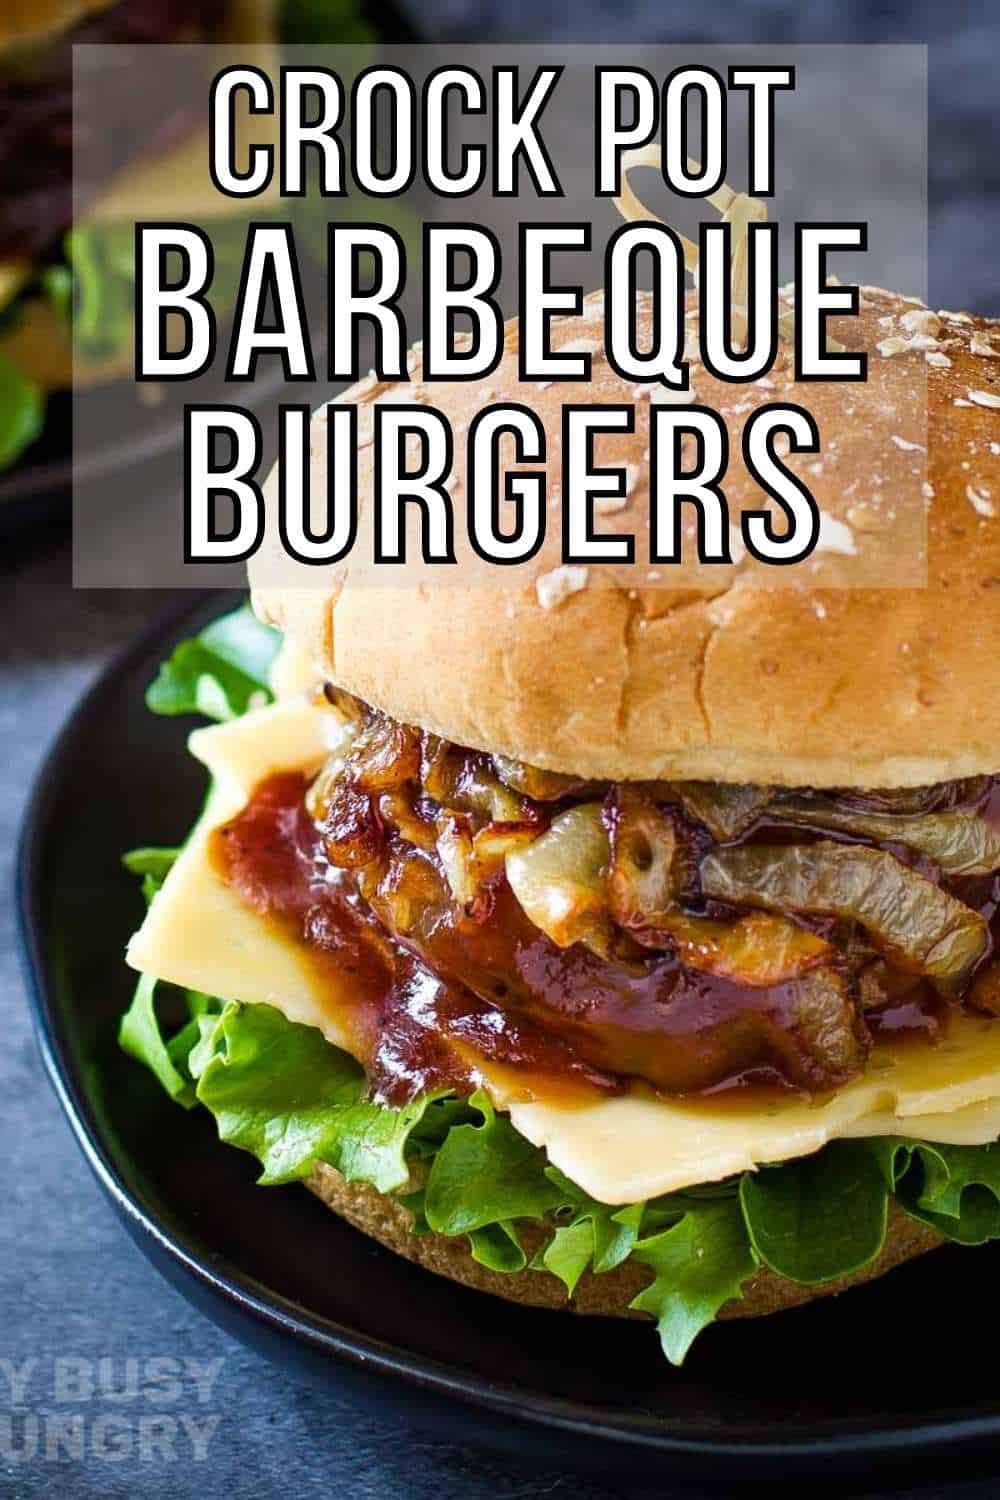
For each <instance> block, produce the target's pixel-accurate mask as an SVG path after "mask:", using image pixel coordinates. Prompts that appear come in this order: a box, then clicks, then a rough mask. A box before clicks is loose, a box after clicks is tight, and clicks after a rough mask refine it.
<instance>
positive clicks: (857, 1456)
mask: <svg viewBox="0 0 1000 1500" xmlns="http://www.w3.org/2000/svg"><path fill="white" fill-rule="evenodd" d="M228 602H229V601H226V600H223V601H220V600H219V598H218V597H216V598H215V599H214V600H211V601H206V600H204V599H200V600H197V601H195V602H194V603H192V604H187V605H185V608H184V611H183V613H182V615H180V616H178V615H177V614H175V615H174V616H173V617H172V618H171V619H170V620H168V621H166V622H163V623H161V624H160V625H159V626H158V627H157V628H155V629H154V630H153V631H151V632H150V633H148V634H147V635H146V636H145V637H143V638H142V639H141V640H140V641H138V642H137V643H136V644H135V646H133V647H132V648H131V649H130V650H129V651H128V652H127V653H126V655H125V656H123V657H122V658H121V659H120V660H119V661H118V662H116V663H115V664H114V665H113V666H112V667H111V668H110V669H109V670H108V671H107V672H105V674H104V676H103V677H102V678H101V679H100V681H99V682H98V683H97V685H96V686H95V687H94V688H93V689H92V690H91V691H90V692H89V693H88V694H87V696H86V698H85V699H84V700H83V702H82V703H81V704H80V706H79V707H78V708H77V710H76V712H75V713H74V715H73V717H72V718H71V720H70V721H69V723H68V724H67V726H66V728H65V729H64V730H63V733H62V734H61V736H60V738H59V740H58V742H57V743H56V745H55V747H54V749H53V751H52V754H51V757H50V759H49V761H48V764H47V765H46V766H45V768H44V770H43V772H42V775H41V777H40V779H39V782H38V786H37V788H36V790H35V795H34V799H33V802H32V805H31V809H30V812H29V815H28V819H27V823H26V827H25V830H24V838H23V847H22V851H21V866H20V879H21V888H20V900H21V911H22V918H23V928H24V940H25V944H26V949H27V953H28V958H29V964H30V969H31V973H32V976H33V981H34V1000H35V1007H36V1015H37V1021H38V1029H39V1035H40V1041H41V1046H42V1050H43V1053H44V1056H45V1061H46V1064H47V1067H48V1070H49V1072H50V1074H51V1077H52V1080H53V1082H54V1084H55V1087H56V1090H57V1092H58V1094H59V1097H60V1100H61V1102H62V1105H63V1108H64V1109H65V1110H66V1112H67V1114H68V1116H69V1119H70V1122H71V1124H72V1126H73V1129H74V1131H75V1132H76V1135H77V1137H78V1139H79V1141H80V1144H81V1146H82V1147H83V1150H84V1153H85V1154H86V1157H87V1159H88V1161H89V1162H90V1164H91V1166H92V1167H93V1169H94V1171H95V1172H96V1174H97V1176H98V1178H99V1180H100V1182H101V1184H102V1186H103V1187H104V1188H105V1190H106V1191H107V1193H108V1194H109V1196H110V1197H111V1199H112V1201H113V1203H114V1204H115V1206H116V1208H117V1209H118V1211H119V1213H120V1214H121V1216H122V1217H123V1219H124V1221H125V1223H126V1225H127V1226H128V1228H129V1229H130V1231H131V1232H132V1234H133V1235H134V1236H135V1238H136V1240H137V1241H138V1243H139V1244H140V1245H141V1247H142V1248H143V1249H144V1250H145V1251H146V1252H147V1253H148V1254H149V1256H150V1258H151V1259H152V1260H154V1261H155V1262H156V1264H157V1265H158V1266H159V1267H160V1268H161V1269H162V1270H163V1271H165V1272H166V1274H167V1275H168V1276H170V1277H171V1279H172V1280H173V1281H175V1282H176V1284H177V1285H178V1286H179V1287H180V1289H181V1290H182V1291H183V1292H185V1294H186V1295H188V1296H189V1297H191V1298H192V1299H193V1300H195V1301H196V1302H197V1303H198V1304H200V1305H201V1306H202V1307H203V1308H204V1310H205V1311H206V1312H207V1313H209V1314H210V1315H211V1316H212V1317H214V1318H216V1319H217V1320H219V1321H220V1322H223V1323H224V1324H226V1326H228V1327H229V1328H230V1329H231V1331H233V1332H235V1333H237V1334H238V1335H240V1336H242V1337H244V1338H246V1339H249V1340H250V1341H252V1342H255V1343H257V1344H258V1345H259V1344H263V1345H264V1346H265V1348H268V1349H270V1351H271V1352H272V1353H274V1354H276V1356H277V1357H279V1358H281V1359H282V1360H293V1359H295V1360H298V1361H299V1362H300V1363H302V1364H303V1365H305V1366H308V1367H309V1368H310V1369H311V1370H313V1371H314V1372H315V1370H316V1369H317V1367H318V1368H319V1369H320V1370H321V1371H322V1370H325V1371H326V1372H327V1374H329V1373H330V1366H329V1361H330V1360H331V1359H336V1360H338V1361H340V1362H341V1365H342V1366H343V1365H346V1366H349V1367H351V1368H352V1369H353V1371H354V1373H355V1376H356V1379H357V1383H358V1391H359V1396H360V1397H361V1398H364V1397H365V1395H366V1393H369V1394H371V1393H374V1394H375V1395H376V1396H377V1399H378V1400H379V1402H380V1403H381V1405H382V1407H383V1408H384V1406H385V1403H386V1401H390V1402H391V1401H393V1400H395V1402H396V1403H397V1405H398V1407H399V1410H400V1411H401V1412H402V1413H403V1414H404V1415H405V1416H406V1417H407V1418H408V1419H410V1420H411V1421H417V1422H420V1423H425V1422H435V1421H440V1420H442V1415H443V1417H444V1419H445V1420H446V1421H447V1423H448V1431H449V1432H450V1434H451V1436H452V1438H453V1439H454V1437H455V1435H456V1433H457V1432H459V1431H464V1432H467V1433H468V1434H470V1435H476V1436H478V1437H480V1438H484V1439H486V1440H488V1441H491V1442H495V1443H506V1442H510V1443H515V1444H516V1445H517V1446H518V1447H519V1448H520V1449H521V1450H522V1451H523V1450H524V1449H525V1448H526V1447H531V1448H533V1449H534V1450H535V1451H539V1452H544V1453H545V1454H546V1455H547V1456H549V1457H551V1458H553V1459H558V1460H559V1461H565V1460H567V1459H569V1460H570V1461H573V1462H577V1461H580V1460H582V1459H588V1458H596V1459H598V1460H605V1461H608V1460H610V1462H612V1463H614V1464H615V1465H616V1466H620V1468H622V1469H625V1468H629V1469H631V1468H634V1467H637V1468H645V1469H646V1470H647V1471H648V1470H649V1468H650V1467H651V1466H652V1465H655V1469H656V1472H657V1474H658V1475H660V1476H662V1475H664V1474H665V1473H667V1472H669V1473H670V1475H671V1477H676V1478H680V1477H682V1476H695V1477H697V1479H698V1480H699V1482H700V1483H701V1484H702V1485H705V1484H706V1483H708V1482H709V1481H712V1482H717V1483H718V1482H724V1483H726V1484H727V1486H730V1487H731V1485H732V1484H733V1482H735V1481H737V1480H740V1479H748V1480H766V1479H774V1478H777V1477H786V1478H787V1477H788V1476H789V1475H791V1474H793V1473H794V1472H795V1471H796V1470H799V1469H801V1470H807V1471H808V1472H809V1473H810V1475H811V1477H812V1479H813V1481H817V1480H820V1479H822V1478H824V1477H826V1476H829V1475H831V1474H834V1473H839V1472H842V1471H846V1470H848V1469H859V1470H860V1469H863V1470H864V1472H865V1476H866V1483H867V1485H868V1486H871V1484H872V1481H873V1479H874V1477H875V1475H876V1473H877V1474H878V1475H879V1476H884V1475H886V1474H888V1473H889V1472H890V1471H891V1472H892V1473H894V1474H898V1472H899V1471H900V1468H901V1466H902V1465H903V1464H905V1465H906V1467H907V1468H908V1469H909V1468H912V1467H913V1466H915V1465H919V1473H920V1474H921V1475H924V1476H926V1474H927V1473H928V1463H929V1462H931V1461H933V1460H935V1459H937V1460H940V1461H942V1462H946V1463H947V1465H948V1470H949V1473H950V1474H951V1475H952V1476H954V1474H955V1472H956V1468H957V1466H958V1465H959V1464H961V1465H962V1466H963V1467H965V1465H966V1463H967V1462H968V1461H970V1460H971V1459H973V1458H974V1457H975V1456H976V1455H979V1454H981V1453H982V1452H983V1451H984V1450H985V1449H986V1448H987V1447H988V1445H989V1444H990V1443H991V1442H995V1440H996V1439H997V1438H998V1437H1000V1374H998V1373H997V1368H996V1360H995V1358H994V1354H993V1346H992V1331H993V1326H994V1322H993V1310H994V1308H995V1305H996V1284H997V1273H998V1270H1000V1257H998V1256H997V1255H996V1254H994V1253H992V1252H991V1251H990V1250H988V1249H987V1250H980V1251H959V1250H942V1251H938V1252H936V1253H935V1254H934V1255H932V1256H928V1257H925V1258H924V1259H923V1260H922V1261H919V1262H916V1263H914V1264H912V1265H910V1266H906V1267H903V1268H901V1269H900V1270H897V1271H894V1272H893V1273H892V1275H891V1276H890V1277H888V1279H887V1280H886V1281H884V1282H882V1283H878V1284H876V1285H875V1286H873V1287H871V1288H867V1289H860V1290H857V1291H854V1292H851V1293H850V1294H849V1295H848V1296H847V1297H845V1298H842V1299H833V1300H831V1301H830V1302H827V1303H818V1304H816V1305H815V1306H813V1307H810V1308H807V1309H804V1310H801V1311H798V1312H791V1313H784V1314H782V1315H781V1316H780V1317H777V1318H769V1319H764V1320H763V1321H756V1322H751V1323H731V1324H728V1325H723V1326H720V1327H718V1328H715V1329H712V1330H710V1331H709V1332H708V1333H707V1334H706V1335H705V1337H704V1338H703V1340H702V1341H701V1342H700V1343H699V1344H698V1345H697V1346H696V1348H695V1350H694V1352H693V1353H692V1355H691V1356H690V1358H689V1361H688V1363H687V1365H686V1366H685V1368H684V1369H683V1371H675V1370H672V1369H670V1368H669V1367H668V1366H667V1365H666V1364H665V1363H664V1362H663V1361H662V1360H661V1358H660V1355H659V1351H658V1348H657V1341H656V1337H655V1333H654V1332H653V1330H652V1329H651V1328H649V1327H645V1326H642V1325H641V1324H632V1323H616V1322H611V1321H605V1320H600V1321H595V1320H590V1319H582V1318H581V1319H575V1318H572V1317H568V1316H564V1315H560V1314H553V1313H546V1312H537V1311H531V1310H529V1309H526V1308H520V1307H515V1306H510V1305H507V1304H505V1303H502V1302H500V1301H498V1300H496V1299H493V1298H489V1297H486V1296H484V1295H482V1294H480V1293H478V1292H474V1291H471V1290H467V1289H464V1288H460V1287H456V1286H453V1285H451V1284H450V1283H448V1282H445V1281H442V1280H439V1279H438V1278H436V1277H434V1276H432V1275H430V1274H429V1273H427V1272H425V1271H423V1270H420V1269H419V1268H417V1267H415V1266H411V1265H409V1264H408V1263H406V1262H405V1261H402V1260H400V1259H399V1258H398V1257H396V1256H393V1255H391V1254H389V1253H388V1252H386V1251H383V1250H382V1249H381V1248H380V1247H379V1246H377V1245H375V1244H373V1243H372V1242H371V1241H370V1240H368V1239H367V1238H365V1237H363V1236H361V1235H360V1234H358V1233H356V1232H355V1231H354V1230H352V1229H350V1228H349V1227H348V1226H347V1225H346V1224H343V1223H342V1222H341V1221H340V1220H338V1219H336V1218H334V1217H333V1216H332V1215H331V1214H329V1213H328V1212H327V1211H326V1210H325V1209H324V1208H323V1207H322V1206H321V1205H320V1204H319V1203H318V1202H316V1200H314V1199H313V1198H312V1197H311V1195H310V1194H308V1193H307V1192H305V1191H304V1190H303V1189H301V1188H298V1187H289V1188H281V1189H274V1188H271V1189H267V1190H265V1189H261V1188H256V1187H255V1186H254V1176H255V1164H254V1163H253V1162H252V1161H251V1160H250V1158H249V1157H247V1156H245V1155H243V1154H242V1153H240V1152H238V1151H235V1150H233V1149H230V1148H228V1147H226V1146H223V1145H221V1144H219V1143H218V1142H217V1141H216V1140H215V1138H214V1132H213V1127H212V1122H211V1120H210V1118H209V1117H208V1116H207V1115H206V1114H203V1113H201V1112H198V1111H195V1112H192V1113H190V1114H186V1113H184V1112H183V1111H182V1110H180V1109H178V1108H176V1107H175V1106H174V1105H171V1104H170V1103H169V1102H168V1101H167V1100H166V1098H165V1097H164V1096H163V1095H162V1094H161V1092H160V1091H159V1088H158V1087H157V1085H156V1084H155V1083H154V1081H153V1080H152V1079H151V1078H150V1077H149V1076H148V1075H147V1074H146V1073H145V1072H144V1071H143V1070H142V1069H141V1068H139V1067H138V1066H137V1065H136V1064H133V1063H131V1062H129V1061H128V1060H127V1059H126V1058H124V1057H122V1056H121V1055H120V1053H119V1051H118V1049H117V1047H116V1044H115V1027H116V1021H117V1017H118V1015H119V1012H120V1011H121V1009H122V1008H123V1006H124V1005H125V1004H126V1002H127V999H128V996H129V993H130V988H131V981H130V979H129V976H128V974H127V973H126V971H125V969H124V967H123V966H122V964H121V962H120V959H119V955H120V953H121V950H122V945H123V943H124V942H125V940H126V938H127V936H128V934H129V933H130V931H131V930H132V929H133V928H134V927H135V925H136V924H137V922H138V921H139V919H140V916H141V902H140V897H139V893H138V891H137V889H136V886H135V883H134V881H133V879H132V878H131V877H130V876H129V875H127V874H126V873H125V872H124V871H123V870H122V868H121V866H120V863H119V854H120V851H121V850H123V849H127V848H130V847H131V846H133V845H136V844H140V843H154V844H155V843H165V844H169V843H171V842H175V841H176V840H177V839H178V838H179V837H180V836H181V835H182V834H183V833H184V832H185V830H186V829H187V827H188V826H189V824H190V822H191V820H192V818H193V816H194V814H195V812H196V811H197V808H198V805H199V798H200V795H201V791H202V777H201V768H200V767H198V766H196V765H195V764H194V762H192V761H191V760H190V759H189V758H188V757H186V755H185V753H184V738H185V734H186V732H187V730H188V728H189V727H190V726H189V724H187V723H184V722H179V721H171V720H163V719H155V718H153V717H152V716H151V715H149V714H148V713H147V712H146V711H145V709H144V707H143V702H142V694H143V688H144V686H145V684H146V683H147V682H148V680H149V679H150V677H151V676H152V674H153V672H154V671H155V668H156V665H157V663H158V662H159V661H160V659H161V657H162V656H163V655H164V654H165V653H166V652H167V651H168V650H169V649H170V647H171V645H172V643H173V642H174V641H175V640H177V639H178V638H179V637H181V636H183V635H185V634H187V633H189V632H190V630H191V629H192V628H194V627H196V626H197V625H198V624H199V623H201V622H203V621H205V620H207V619H208V618H210V617H211V616H212V615H213V614H214V613H216V612H218V611H219V609H220V608H221V607H223V606H224V605H225V604H226V603H228ZM340 1373H341V1374H343V1370H341V1372H340Z"/></svg>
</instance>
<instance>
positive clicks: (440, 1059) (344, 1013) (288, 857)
mask: <svg viewBox="0 0 1000 1500" xmlns="http://www.w3.org/2000/svg"><path fill="white" fill-rule="evenodd" d="M305 788H306V782H305V779H304V778H303V777H302V776H300V775H296V774H288V775H279V776H273V777H271V778H269V779H268V780H267V781H265V782H263V783H262V784H261V785H260V786H259V787H258V788H257V789H256V791H255V793H254V795H253V797H252V798H251V800H250V802H249V803H248V805H247V807H246V808H245V809H244V811H243V812H242V813H241V814H240V815H239V816H238V817H237V818H235V819H234V820H233V821H232V822H231V823H228V824H226V825H224V826H223V827H222V828H219V829H217V830H216V832H215V834H214V835H213V847H212V854H213V857H214V860H215V862H216V865H217V868H218V869H219V871H220V873H221V874H222V875H223V876H224V878H225V879H226V881H227V883H228V884H230V885H231V886H232V887H233V888H234V889H235V890H236V891H237V892H238V893H239V895H240V896H241V897H242V898H243V900H245V901H246V902H247V903H248V904H249V905H251V906H252V907H253V908H254V909H255V910H256V911H258V912H260V913H261V915H262V916H264V917H266V918H267V919H268V920H270V921H272V922H275V923H276V924H278V926H279V927H280V928H281V930H282V931H283V933H284V934H285V936H286V937H288V938H290V939H291V940H292V941H294V942H296V943H300V944H304V945H305V946H306V947H307V948H308V950H309V952H310V954H311V957H312V961H313V962H314V963H315V964H316V965H317V966H318V968H319V970H320V973H321V975H322V976H323V977H325V978H326V980H327V993H328V996H329V1007H330V1012H331V1015H332V1016H333V1017H334V1018H335V1019H336V1021H337V1022H338V1024H339V1025H340V1026H341V1027H342V1028H343V1030H344V1031H345V1032H346V1033H347V1034H348V1035H349V1036H350V1038H351V1042H352V1048H351V1050H352V1051H353V1052H354V1054H355V1055H356V1056H357V1057H358V1058H359V1059H360V1060H361V1061H362V1062H363V1063H364V1065H365V1068H366V1071H367V1073H368V1078H369V1082H370V1085H371V1089H372V1093H373V1095H374V1096H375V1097H376V1098H378V1099H381V1100H384V1101H385V1102H386V1103H390V1104H401V1103H405V1102H406V1100H408V1099H410V1098H412V1097H414V1096H415V1095H417V1094H420V1093H423V1092H426V1091H428V1090H431V1089H438V1088H454V1089H457V1090H458V1091H460V1092H461V1091H465V1090H468V1089H470V1088H472V1087H474V1086H475V1083H476V1077H475V1056H476V1054H479V1055H480V1056H481V1057H485V1058H489V1059H491V1060H496V1061H497V1062H502V1063H504V1064H507V1065H508V1066H509V1067H510V1068H511V1069H512V1070H514V1071H516V1073H517V1074H518V1075H519V1076H520V1077H521V1078H522V1079H523V1084H524V1087H525V1090H526V1092H528V1093H532V1092H535V1091H536V1088H537V1087H538V1085H539V1083H540V1082H543V1086H544V1087H545V1091H546V1092H547V1093H551V1092H552V1088H553V1086H555V1087H556V1088H557V1089H558V1090H559V1092H561V1093H562V1094H564V1095H565V1096H566V1097H573V1095H574V1094H577V1093H579V1094H583V1093H588V1092H592V1091H594V1090H597V1091H600V1092H605V1093H608V1092H615V1091H616V1090H617V1089H618V1088H619V1087H620V1085H619V1083H618V1082H617V1080H615V1079H614V1078H611V1077H610V1076H607V1075H605V1074H602V1073H601V1072H600V1070H598V1069H595V1068H592V1067H590V1066H589V1065H588V1064H587V1063H586V1062H584V1061H583V1060H582V1059H580V1058H578V1057H576V1056H575V1055H574V1054H573V1052H572V1051H571V1049H570V1048H569V1046H568V1045H567V1043H566V1041H565V1040H563V1039H562V1038H560V1037H558V1036H549V1035H546V1034H545V1033H544V1032H543V1031H542V1030H540V1029H539V1028H538V1027H537V1026H535V1025H533V1024H532V1023H531V1022H530V1020H528V1019H526V1018H523V1017H518V1016H513V1015H509V1014H507V1013H505V1012H504V1011H503V1010H502V1009H501V1008H500V1007H499V1006H497V1005H491V1004H489V1003H488V1002H487V1001H484V1000H483V999H481V998H480V997H479V996H477V995H475V994H474V993H473V992H472V991H471V990H469V989H467V988H466V987H464V986H462V985H457V984H454V983H449V982H448V981H447V980H445V979H442V978H441V977H439V976H438V975H436V974H435V973H433V972H432V971H431V970H430V969H429V968H428V967H427V966H426V965H425V964H424V963H422V962H421V960H420V958H419V957H418V956H417V955H415V954H413V953H410V952H408V951H407V950H406V949H404V948H403V947H402V946H401V945H400V944H399V943H396V942H395V941H394V940H393V939H392V938H391V937H390V936H389V935H388V934H387V933H386V932H385V931H384V930H383V929H382V928H381V926H380V925H379V923H378V921H377V920H376V918H375V917H374V916H373V914H372V913H371V912H370V911H369V910H368V909H367V908H366V906H365V903H364V902H363V901H362V900H361V899H360V898H359V897H358V895H357V894H356V892H355V891H354V890H353V888H352V882H351V880H350V879H349V878H348V877H346V876H344V875H343V873H342V872H340V871H335V870H332V869H331V867H330V866H329V864H328V863H327V861H326V859H325V857H324V854H323V848H322V842H321V840H320V837H319V834H318V833H317V831H316V827H315V824H314V823H313V821H312V819H311V818H310V817H309V815H308V813H307V812H306V809H305V807H304V805H303V797H304V793H305Z"/></svg>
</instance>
